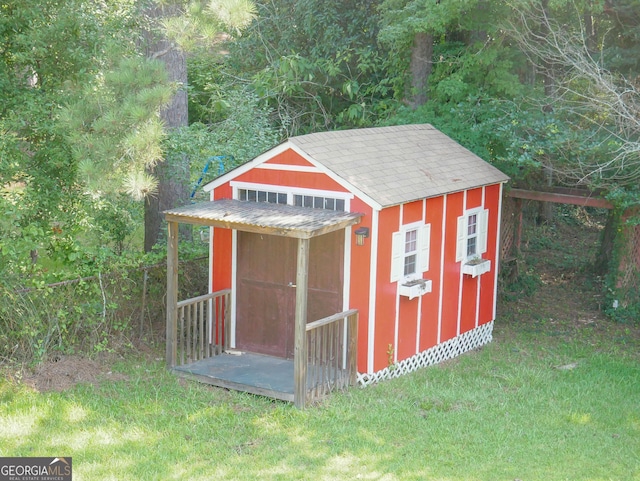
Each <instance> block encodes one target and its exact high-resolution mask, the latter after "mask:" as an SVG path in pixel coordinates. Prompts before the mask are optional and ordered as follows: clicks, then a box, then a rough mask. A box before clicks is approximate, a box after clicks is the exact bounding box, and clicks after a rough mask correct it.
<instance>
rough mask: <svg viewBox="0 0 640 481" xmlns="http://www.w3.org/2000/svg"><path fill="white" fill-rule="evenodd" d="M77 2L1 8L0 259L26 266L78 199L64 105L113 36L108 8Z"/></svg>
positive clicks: (70, 218)
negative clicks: (25, 263)
mask: <svg viewBox="0 0 640 481" xmlns="http://www.w3.org/2000/svg"><path fill="white" fill-rule="evenodd" d="M98 8H99V6H98V5H97V4H94V3H92V2H83V1H75V0H69V1H66V0H65V1H62V0H47V1H39V0H36V1H28V2H27V1H21V0H16V1H12V2H3V3H0V98H2V102H1V103H0V152H1V153H2V161H1V162H0V191H1V192H0V208H2V212H3V220H2V221H0V232H1V234H2V235H0V238H1V239H2V240H1V241H0V243H1V244H2V245H1V246H0V255H1V257H2V259H3V261H4V262H6V264H5V266H6V265H8V264H11V265H12V266H14V267H15V270H20V269H24V268H25V265H24V262H25V256H28V254H29V253H31V256H30V261H36V260H37V258H38V256H37V252H38V250H39V249H41V248H43V247H46V246H47V245H50V243H51V242H52V240H53V237H54V236H53V230H52V229H54V228H55V229H59V228H60V227H59V226H61V225H63V226H65V227H66V226H68V225H70V224H73V223H74V222H76V215H77V212H78V203H79V200H80V199H81V198H82V196H83V192H82V189H81V184H80V182H79V178H78V161H77V158H76V157H75V156H74V155H73V150H74V146H73V145H72V143H71V142H70V139H69V138H68V136H67V135H66V134H67V130H66V127H65V125H63V124H62V123H61V122H60V116H61V114H62V112H63V109H64V106H65V105H67V104H68V103H70V102H72V101H73V99H74V96H76V95H77V94H78V92H79V91H80V87H79V86H81V85H83V84H86V83H90V82H91V81H92V79H93V78H94V77H95V75H96V73H97V71H98V70H99V68H100V63H101V62H102V61H103V60H104V58H105V55H106V51H105V46H106V45H107V44H111V43H113V42H114V41H115V39H116V38H117V37H118V32H117V31H114V30H112V29H111V27H112V26H113V22H115V20H114V18H115V17H114V16H112V15H111V13H113V12H112V10H109V9H101V10H100V14H98V12H97V9H98Z"/></svg>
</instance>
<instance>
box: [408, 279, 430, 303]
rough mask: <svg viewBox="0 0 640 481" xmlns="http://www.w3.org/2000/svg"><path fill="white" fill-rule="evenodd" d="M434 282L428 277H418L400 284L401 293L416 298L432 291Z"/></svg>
mask: <svg viewBox="0 0 640 481" xmlns="http://www.w3.org/2000/svg"><path fill="white" fill-rule="evenodd" d="M431 285H432V282H431V281H430V280H427V279H416V280H414V281H408V282H405V283H404V284H400V295H401V296H404V297H408V298H409V299H414V298H415V297H420V296H423V295H424V294H427V293H429V292H431Z"/></svg>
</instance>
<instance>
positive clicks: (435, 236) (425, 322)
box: [420, 197, 444, 351]
mask: <svg viewBox="0 0 640 481" xmlns="http://www.w3.org/2000/svg"><path fill="white" fill-rule="evenodd" d="M443 210H444V197H434V198H432V199H427V201H426V215H425V222H426V223H427V224H430V225H431V249H430V253H429V255H430V257H431V258H430V259H429V271H428V272H427V274H426V275H425V276H424V277H425V278H427V279H430V280H431V282H432V290H431V292H430V293H429V294H425V295H424V296H422V320H421V322H420V351H426V350H427V349H429V348H431V347H433V346H435V345H436V344H437V343H438V316H439V310H438V297H439V295H440V289H441V285H440V270H441V262H440V261H441V259H442V256H443V253H444V245H443V244H442V242H441V240H442V216H443V215H444V212H443Z"/></svg>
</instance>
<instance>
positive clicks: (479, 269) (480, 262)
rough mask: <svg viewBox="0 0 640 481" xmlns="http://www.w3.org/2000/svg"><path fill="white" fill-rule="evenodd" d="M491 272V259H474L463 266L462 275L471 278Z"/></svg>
mask: <svg viewBox="0 0 640 481" xmlns="http://www.w3.org/2000/svg"><path fill="white" fill-rule="evenodd" d="M490 270H491V261H490V260H489V259H473V260H470V261H467V262H465V263H464V264H462V273H463V274H467V275H470V276H471V277H478V276H480V275H482V274H484V273H485V272H489V271H490Z"/></svg>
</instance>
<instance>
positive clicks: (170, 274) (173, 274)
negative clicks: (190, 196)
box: [166, 222, 178, 368]
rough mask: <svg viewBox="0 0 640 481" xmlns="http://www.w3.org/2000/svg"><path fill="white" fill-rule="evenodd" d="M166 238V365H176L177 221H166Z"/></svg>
mask: <svg viewBox="0 0 640 481" xmlns="http://www.w3.org/2000/svg"><path fill="white" fill-rule="evenodd" d="M168 229H169V236H168V238H167V334H166V338H167V367H169V368H172V367H174V366H175V365H176V359H177V342H176V341H177V335H178V333H177V330H178V223H177V222H168Z"/></svg>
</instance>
